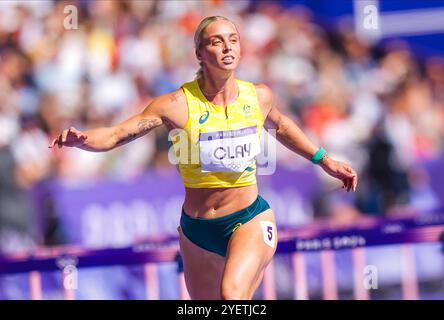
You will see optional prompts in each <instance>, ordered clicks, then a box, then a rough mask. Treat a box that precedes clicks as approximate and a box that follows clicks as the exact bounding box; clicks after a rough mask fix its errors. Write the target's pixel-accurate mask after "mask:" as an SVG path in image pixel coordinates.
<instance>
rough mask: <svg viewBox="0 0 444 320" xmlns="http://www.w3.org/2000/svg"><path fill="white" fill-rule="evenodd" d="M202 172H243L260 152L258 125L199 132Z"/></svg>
mask: <svg viewBox="0 0 444 320" xmlns="http://www.w3.org/2000/svg"><path fill="white" fill-rule="evenodd" d="M199 146H200V163H201V167H202V172H210V171H212V172H230V171H232V172H242V171H244V170H245V169H246V168H247V167H249V166H250V165H252V164H253V163H254V158H255V157H256V156H257V155H258V154H259V153H260V145H259V135H258V133H257V127H256V126H252V127H247V128H242V129H238V130H225V131H216V132H205V133H200V134H199Z"/></svg>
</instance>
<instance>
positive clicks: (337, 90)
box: [0, 0, 444, 242]
mask: <svg viewBox="0 0 444 320" xmlns="http://www.w3.org/2000/svg"><path fill="white" fill-rule="evenodd" d="M72 6H74V8H75V9H76V10H77V13H78V16H77V17H73V16H72V14H75V10H74V11H72V9H73V7H72ZM215 14H217V15H224V16H227V17H228V18H230V19H231V20H232V21H234V22H235V24H236V25H237V27H238V29H239V31H240V35H241V44H242V61H241V64H240V67H239V70H238V72H237V77H238V78H239V79H243V80H248V81H251V82H256V83H259V82H261V83H266V84H267V85H269V86H270V87H271V88H272V89H273V90H274V92H275V94H276V96H277V97H278V100H279V106H280V108H281V109H282V110H283V112H285V113H286V114H288V115H290V116H291V117H292V118H293V119H294V120H295V121H296V122H297V123H298V125H300V127H301V128H302V129H303V130H304V132H305V133H306V134H307V135H309V137H310V138H311V139H313V141H315V142H316V143H318V144H321V145H323V146H324V148H325V149H326V150H328V152H329V153H330V154H331V155H332V156H333V157H337V158H338V159H340V160H345V161H348V162H350V163H351V164H352V165H353V166H354V167H355V168H356V170H357V171H358V172H359V173H360V187H359V189H358V192H357V194H356V196H355V197H354V198H353V201H352V206H351V207H350V206H348V207H346V208H344V206H342V207H339V208H340V209H338V210H340V211H341V212H342V213H343V212H345V211H347V210H349V211H350V210H351V211H353V212H359V213H373V214H381V215H382V214H388V213H390V212H395V211H399V210H401V211H402V210H406V211H417V212H427V211H432V210H434V209H436V208H437V206H439V199H437V196H436V194H434V193H433V190H432V189H431V188H430V185H429V182H428V181H429V179H430V177H429V176H428V175H427V172H426V171H425V170H423V169H422V167H421V165H420V164H421V163H422V162H423V161H427V160H429V159H433V158H437V157H440V155H441V153H442V141H443V135H444V58H443V57H427V58H424V59H418V58H417V57H415V54H414V52H413V51H412V50H411V49H410V48H409V46H408V44H407V43H405V42H403V41H400V40H396V41H390V42H387V43H386V44H385V45H384V46H378V45H377V44H371V43H369V42H366V41H365V40H363V39H359V38H358V37H357V36H356V35H355V33H354V32H353V26H352V25H349V24H347V23H346V22H344V23H343V24H339V25H338V26H337V27H336V28H326V27H323V25H322V24H321V23H318V22H316V18H315V16H314V15H313V13H312V12H310V10H309V9H307V8H305V7H300V6H297V7H292V8H283V7H281V6H280V4H279V2H266V1H259V2H255V3H253V2H250V1H223V0H209V1H81V0H78V1H57V2H56V1H20V2H18V1H17V2H15V1H14V2H13V1H11V2H9V1H2V2H0V158H1V159H0V228H3V229H4V230H8V228H9V229H22V230H28V231H29V230H30V229H29V228H31V229H32V226H29V224H30V221H32V219H31V218H30V215H31V214H32V213H31V212H32V209H31V206H32V205H31V204H30V203H29V201H28V200H26V199H27V196H26V194H27V192H28V191H29V190H31V189H32V188H33V187H35V186H36V185H38V184H39V183H41V182H42V181H45V180H47V179H52V178H53V177H60V178H63V179H66V180H69V181H78V180H97V179H101V178H103V177H107V176H112V177H113V178H117V179H127V178H132V177H135V176H137V175H140V174H142V173H143V172H145V171H147V170H175V168H174V167H173V166H172V165H170V163H169V161H168V149H169V147H170V145H169V142H168V138H167V136H168V132H166V130H165V129H158V130H156V131H155V132H154V133H153V134H150V135H147V136H145V137H142V138H140V139H138V140H136V141H134V142H132V143H130V144H128V145H126V146H125V147H121V148H118V149H116V150H113V151H110V152H107V153H90V152H84V151H82V150H79V149H72V148H62V149H55V150H53V149H49V148H48V145H49V142H50V141H51V139H53V138H55V137H56V135H58V134H59V133H60V132H61V131H62V130H63V129H65V128H68V127H70V126H74V127H76V128H77V129H80V130H84V129H90V128H95V127H100V126H111V125H113V124H116V123H118V122H120V121H122V120H124V119H126V118H128V117H129V116H131V115H133V114H135V113H137V112H139V111H141V110H142V109H143V108H144V107H146V106H147V105H148V104H149V102H150V100H151V99H152V98H153V97H155V96H158V95H160V94H164V93H167V92H169V91H172V90H175V89H177V88H178V87H180V86H181V84H182V83H184V82H187V81H191V80H192V79H193V78H194V76H195V72H196V71H197V69H198V63H197V60H196V58H195V54H194V48H193V35H194V30H195V28H196V26H197V24H198V23H199V22H200V20H201V19H202V18H203V17H205V16H208V15H215ZM76 23H77V25H76ZM277 155H278V164H279V165H280V166H285V167H288V168H294V169H295V170H296V169H298V168H300V167H302V166H306V165H311V164H310V163H308V162H307V161H306V160H304V159H302V158H300V157H298V156H296V155H293V154H291V153H290V152H289V151H288V150H286V149H285V148H284V147H282V146H279V152H277ZM320 176H321V177H324V178H322V180H321V182H322V184H323V185H325V186H320V189H322V190H324V189H325V190H328V185H329V184H330V183H331V181H330V180H328V179H326V178H325V175H320ZM296 183H297V182H296ZM319 198H320V199H321V198H322V199H325V195H322V194H321V195H320V196H319ZM319 201H320V202H322V201H321V200H319ZM319 207H320V208H321V209H319V210H320V211H322V208H324V209H325V208H327V207H328V205H325V203H324V205H322V204H321V205H320V206H319ZM329 214H332V215H335V212H330V213H329ZM319 215H322V213H321V212H319ZM30 232H31V231H30ZM0 242H1V240H0Z"/></svg>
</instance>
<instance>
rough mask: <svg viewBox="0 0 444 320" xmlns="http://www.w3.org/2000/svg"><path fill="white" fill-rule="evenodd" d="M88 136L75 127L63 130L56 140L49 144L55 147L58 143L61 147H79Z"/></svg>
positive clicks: (50, 146)
mask: <svg viewBox="0 0 444 320" xmlns="http://www.w3.org/2000/svg"><path fill="white" fill-rule="evenodd" d="M87 138H88V136H87V135H86V134H85V133H83V132H81V131H79V130H77V129H76V128H74V127H71V128H69V129H66V130H63V132H62V133H61V134H60V135H59V136H58V137H57V138H56V139H54V140H52V142H51V144H50V145H49V146H48V147H49V148H52V147H54V146H55V145H56V144H57V146H58V147H59V149H60V148H61V147H63V146H66V147H79V146H81V145H83V143H84V142H85V140H86V139H87Z"/></svg>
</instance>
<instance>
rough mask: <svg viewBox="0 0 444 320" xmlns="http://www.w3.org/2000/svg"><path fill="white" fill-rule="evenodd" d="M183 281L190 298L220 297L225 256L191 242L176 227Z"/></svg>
mask: <svg viewBox="0 0 444 320" xmlns="http://www.w3.org/2000/svg"><path fill="white" fill-rule="evenodd" d="M178 232H179V244H180V251H181V255H182V260H183V268H184V276H185V283H186V285H187V289H188V293H189V294H190V297H191V299H220V285H221V280H222V273H223V269H224V265H225V258H224V257H222V256H220V255H218V254H216V253H213V252H210V251H207V250H205V249H202V248H201V247H199V246H197V245H195V244H194V243H193V242H191V241H190V240H189V239H188V238H187V237H186V236H185V235H184V234H183V232H182V229H181V228H180V227H179V228H178Z"/></svg>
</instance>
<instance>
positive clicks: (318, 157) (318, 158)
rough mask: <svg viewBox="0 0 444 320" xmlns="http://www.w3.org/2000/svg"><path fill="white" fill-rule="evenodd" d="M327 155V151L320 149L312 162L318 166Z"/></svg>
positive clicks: (312, 158)
mask: <svg viewBox="0 0 444 320" xmlns="http://www.w3.org/2000/svg"><path fill="white" fill-rule="evenodd" d="M326 153H327V151H325V150H324V148H322V147H320V148H319V149H318V151H316V153H315V154H314V155H313V157H311V162H313V163H314V164H318V163H319V162H321V160H322V158H324V156H325V154H326Z"/></svg>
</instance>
